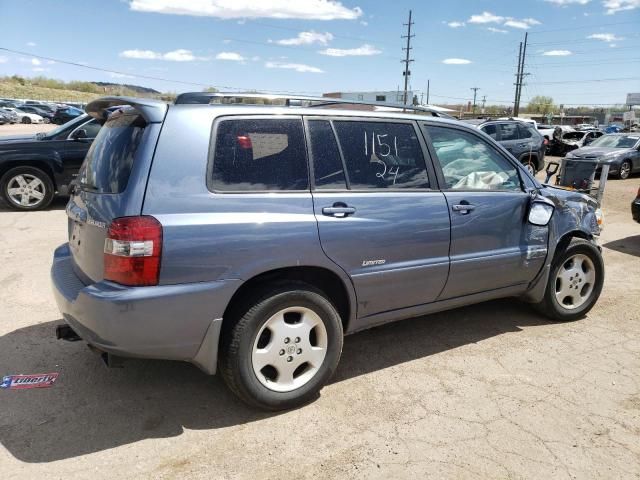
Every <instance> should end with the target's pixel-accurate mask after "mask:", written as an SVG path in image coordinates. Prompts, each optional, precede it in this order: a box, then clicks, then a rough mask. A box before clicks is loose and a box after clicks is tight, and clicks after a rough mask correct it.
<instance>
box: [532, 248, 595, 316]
mask: <svg viewBox="0 0 640 480" xmlns="http://www.w3.org/2000/svg"><path fill="white" fill-rule="evenodd" d="M603 284H604V262H603V261H602V255H601V254H600V251H599V250H598V249H597V248H596V247H595V246H594V245H593V244H592V243H591V242H589V241H587V240H583V239H577V238H576V239H573V240H572V241H571V243H570V244H569V245H568V246H567V248H565V249H564V250H563V251H560V252H557V253H556V257H555V258H554V260H553V263H552V264H551V272H550V273H549V279H548V280H547V287H546V290H545V294H544V298H543V299H542V301H541V302H540V303H538V304H536V305H535V307H536V308H537V309H538V310H539V311H540V312H541V313H543V314H544V315H545V316H547V317H548V318H549V320H553V321H560V322H567V321H572V320H577V319H579V318H582V317H584V316H585V315H586V314H587V313H588V312H589V310H591V309H592V308H593V306H594V305H595V303H596V302H597V301H598V298H599V297H600V293H601V292H602V286H603Z"/></svg>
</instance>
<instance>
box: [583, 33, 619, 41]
mask: <svg viewBox="0 0 640 480" xmlns="http://www.w3.org/2000/svg"><path fill="white" fill-rule="evenodd" d="M587 38H592V39H594V40H602V41H603V42H607V43H611V42H616V41H620V40H622V38H621V37H616V35H615V33H594V34H592V35H589V36H588V37H587Z"/></svg>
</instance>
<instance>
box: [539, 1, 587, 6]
mask: <svg viewBox="0 0 640 480" xmlns="http://www.w3.org/2000/svg"><path fill="white" fill-rule="evenodd" d="M544 1H545V2H549V3H554V4H556V5H560V6H561V7H566V6H567V5H573V4H576V5H586V4H587V3H589V2H590V1H591V0H544Z"/></svg>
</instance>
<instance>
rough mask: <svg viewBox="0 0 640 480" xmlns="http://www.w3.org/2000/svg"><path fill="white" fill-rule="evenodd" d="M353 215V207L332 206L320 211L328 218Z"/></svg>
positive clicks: (354, 210) (354, 211)
mask: <svg viewBox="0 0 640 480" xmlns="http://www.w3.org/2000/svg"><path fill="white" fill-rule="evenodd" d="M354 213H356V209H355V207H347V206H344V207H343V206H333V207H324V208H323V209H322V214H323V215H328V216H330V217H338V218H343V217H346V216H348V215H352V214H354Z"/></svg>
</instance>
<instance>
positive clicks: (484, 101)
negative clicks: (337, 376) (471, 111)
mask: <svg viewBox="0 0 640 480" xmlns="http://www.w3.org/2000/svg"><path fill="white" fill-rule="evenodd" d="M486 103H487V96H486V95H483V96H482V112H481V113H482V114H483V115H484V106H485V104H486Z"/></svg>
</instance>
